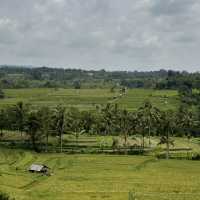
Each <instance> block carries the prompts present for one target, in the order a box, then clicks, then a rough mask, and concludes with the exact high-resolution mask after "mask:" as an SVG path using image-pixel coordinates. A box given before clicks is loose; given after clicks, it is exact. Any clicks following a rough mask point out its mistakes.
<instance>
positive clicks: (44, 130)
mask: <svg viewBox="0 0 200 200" xmlns="http://www.w3.org/2000/svg"><path fill="white" fill-rule="evenodd" d="M38 114H39V117H40V120H41V127H40V131H41V134H42V135H43V136H45V137H46V142H45V151H46V152H48V143H49V134H50V132H51V130H52V129H51V126H52V112H51V110H50V108H49V107H46V106H44V107H42V108H40V109H39V111H38Z"/></svg>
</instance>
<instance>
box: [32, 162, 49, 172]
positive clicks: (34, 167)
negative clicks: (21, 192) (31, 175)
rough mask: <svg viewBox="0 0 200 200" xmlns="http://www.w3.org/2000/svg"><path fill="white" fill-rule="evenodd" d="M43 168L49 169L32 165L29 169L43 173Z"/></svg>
mask: <svg viewBox="0 0 200 200" xmlns="http://www.w3.org/2000/svg"><path fill="white" fill-rule="evenodd" d="M43 168H48V167H47V166H45V165H38V164H32V165H31V166H30V168H29V171H36V172H40V171H42V169H43Z"/></svg>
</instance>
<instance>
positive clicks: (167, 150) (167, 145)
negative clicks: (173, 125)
mask: <svg viewBox="0 0 200 200" xmlns="http://www.w3.org/2000/svg"><path fill="white" fill-rule="evenodd" d="M166 147H167V148H166V159H169V131H167V141H166Z"/></svg>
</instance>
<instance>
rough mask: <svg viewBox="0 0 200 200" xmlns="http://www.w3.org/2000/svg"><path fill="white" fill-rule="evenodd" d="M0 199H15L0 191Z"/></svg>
mask: <svg viewBox="0 0 200 200" xmlns="http://www.w3.org/2000/svg"><path fill="white" fill-rule="evenodd" d="M0 200H15V199H13V198H10V197H9V196H8V194H6V193H3V192H0Z"/></svg>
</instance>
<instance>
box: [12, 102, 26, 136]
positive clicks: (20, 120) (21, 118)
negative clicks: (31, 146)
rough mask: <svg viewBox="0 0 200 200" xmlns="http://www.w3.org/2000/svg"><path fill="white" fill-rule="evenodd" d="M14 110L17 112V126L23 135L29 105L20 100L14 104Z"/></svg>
mask: <svg viewBox="0 0 200 200" xmlns="http://www.w3.org/2000/svg"><path fill="white" fill-rule="evenodd" d="M13 111H14V114H15V120H16V126H17V128H18V130H19V131H20V133H21V137H22V133H23V131H24V125H25V121H26V115H27V112H28V107H27V105H24V103H23V102H18V103H17V104H16V105H15V106H14V109H13Z"/></svg>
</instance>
